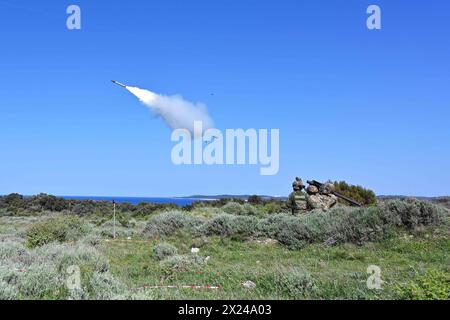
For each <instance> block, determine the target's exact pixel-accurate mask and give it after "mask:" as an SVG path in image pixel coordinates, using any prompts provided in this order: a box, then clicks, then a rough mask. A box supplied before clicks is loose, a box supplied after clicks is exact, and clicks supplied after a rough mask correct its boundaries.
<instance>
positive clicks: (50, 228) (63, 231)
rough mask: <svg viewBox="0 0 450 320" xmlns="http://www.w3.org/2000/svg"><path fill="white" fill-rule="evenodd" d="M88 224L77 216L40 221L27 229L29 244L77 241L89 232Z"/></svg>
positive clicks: (29, 245)
mask: <svg viewBox="0 0 450 320" xmlns="http://www.w3.org/2000/svg"><path fill="white" fill-rule="evenodd" d="M88 230H89V229H88V226H87V225H86V223H85V222H83V220H81V219H80V218H78V217H76V216H59V217H55V218H50V219H47V220H44V221H40V222H37V223H35V224H34V225H32V226H31V227H30V228H29V229H28V230H27V234H26V236H27V245H28V247H30V248H34V247H39V246H42V245H44V244H47V243H51V242H66V241H75V240H77V239H78V238H80V237H82V236H83V235H85V234H87V232H88Z"/></svg>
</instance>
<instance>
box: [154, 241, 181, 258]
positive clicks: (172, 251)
mask: <svg viewBox="0 0 450 320" xmlns="http://www.w3.org/2000/svg"><path fill="white" fill-rule="evenodd" d="M177 253H178V250H177V248H175V247H174V246H173V245H171V244H169V243H159V244H157V245H156V246H154V247H153V257H154V258H155V259H156V260H164V259H166V258H167V257H171V256H174V255H176V254H177Z"/></svg>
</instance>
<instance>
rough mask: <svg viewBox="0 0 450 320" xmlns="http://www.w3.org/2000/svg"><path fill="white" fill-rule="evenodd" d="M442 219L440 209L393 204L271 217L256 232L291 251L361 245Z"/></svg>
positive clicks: (422, 204) (421, 204) (413, 203)
mask: <svg viewBox="0 0 450 320" xmlns="http://www.w3.org/2000/svg"><path fill="white" fill-rule="evenodd" d="M444 215H448V212H447V211H446V210H445V209H444V208H441V207H438V206H436V205H433V204H431V203H428V202H422V201H417V200H414V201H411V200H408V201H399V200H394V201H389V202H386V203H384V204H381V205H379V206H377V207H370V208H348V207H336V208H334V209H332V210H330V211H328V212H320V211H317V212H310V213H308V214H305V215H302V216H298V217H297V216H292V215H285V214H280V215H274V216H270V217H269V218H267V219H264V220H261V221H260V222H259V223H258V230H259V231H260V232H261V233H262V234H265V235H267V236H269V237H271V238H275V239H277V240H278V241H280V242H281V243H282V244H285V245H286V246H288V247H290V248H292V249H298V248H302V247H303V246H304V245H305V244H307V243H314V242H323V243H326V244H330V245H332V244H339V243H345V242H349V243H356V244H362V243H364V242H371V241H378V240H381V239H384V238H387V237H389V236H390V235H392V234H393V232H394V231H395V228H396V227H403V228H407V229H410V230H412V229H414V228H415V227H417V226H435V225H438V224H439V222H440V221H442V219H443V216H444Z"/></svg>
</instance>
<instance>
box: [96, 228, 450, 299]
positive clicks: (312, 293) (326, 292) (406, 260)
mask: <svg viewBox="0 0 450 320" xmlns="http://www.w3.org/2000/svg"><path fill="white" fill-rule="evenodd" d="M435 232H436V233H435V234H433V235H430V234H425V235H416V236H413V237H412V238H411V237H410V236H409V235H405V236H401V237H399V238H396V239H391V240H389V241H385V242H382V243H376V244H367V245H364V246H355V245H348V244H347V245H340V246H335V247H326V246H323V245H309V246H307V247H306V248H304V249H302V250H298V251H291V250H288V249H286V248H285V247H284V246H281V245H279V244H265V243H264V241H261V242H259V243H258V242H256V241H252V242H240V241H233V240H230V239H220V238H218V237H210V238H207V239H206V241H207V243H206V244H205V245H204V246H202V248H201V249H200V253H199V254H201V255H203V256H209V257H210V259H209V261H208V264H207V265H206V266H204V267H202V268H197V269H195V268H194V269H193V270H189V271H186V272H174V273H171V272H167V270H166V269H164V268H162V267H161V266H160V263H159V262H157V261H155V260H154V258H153V257H152V251H151V248H152V246H153V245H156V244H157V243H158V241H157V240H155V241H148V242H126V241H124V242H106V245H105V246H104V247H103V252H104V253H105V254H106V255H107V256H108V257H109V259H110V262H111V271H112V273H113V274H114V275H116V276H117V277H118V278H120V279H122V280H123V281H125V282H126V283H127V285H128V286H129V287H130V288H139V287H141V286H144V285H151V286H154V285H220V286H222V289H220V290H192V289H184V290H177V289H150V290H151V291H153V293H154V294H155V295H156V296H157V297H158V298H170V299H197V298H198V299H307V298H313V299H380V298H382V299H386V298H387V299H391V298H392V299H394V298H399V296H398V294H397V292H396V290H395V288H396V287H397V286H399V285H401V284H405V283H408V282H409V281H411V280H413V279H414V277H415V275H416V274H417V273H426V272H428V271H432V270H441V271H444V272H447V273H448V272H450V256H449V249H450V239H449V238H448V237H447V236H446V235H445V232H443V231H441V232H439V231H438V230H436V231H435ZM165 241H166V242H169V243H171V244H173V245H174V246H175V247H177V248H178V250H179V252H180V253H182V254H188V253H189V252H190V248H191V247H194V246H195V245H196V244H198V242H199V240H196V239H192V238H191V237H190V236H189V235H186V234H183V233H178V234H177V235H176V236H173V237H170V238H169V239H166V240H165ZM369 265H377V266H379V267H380V268H381V277H382V280H383V281H385V282H384V283H383V285H382V289H381V290H369V289H368V288H367V284H366V281H367V278H368V277H369V274H367V272H366V271H367V268H368V266H369ZM289 274H292V275H294V276H293V279H291V281H292V282H294V283H293V284H294V285H295V281H296V279H295V275H301V274H310V275H311V278H312V279H313V282H314V286H315V288H312V289H309V290H306V292H305V291H304V290H290V289H289V286H290V285H292V284H290V283H289V279H285V280H283V275H285V276H288V275H289ZM279 278H281V279H279ZM248 280H250V281H253V282H254V283H255V284H256V287H255V289H253V290H247V289H245V288H244V286H243V285H242V283H243V282H245V281H248Z"/></svg>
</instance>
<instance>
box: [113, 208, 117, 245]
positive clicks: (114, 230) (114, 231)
mask: <svg viewBox="0 0 450 320" xmlns="http://www.w3.org/2000/svg"><path fill="white" fill-rule="evenodd" d="M113 208H114V209H113V210H114V214H113V217H114V223H113V225H114V229H113V238H114V239H115V238H116V202H115V201H113Z"/></svg>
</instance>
